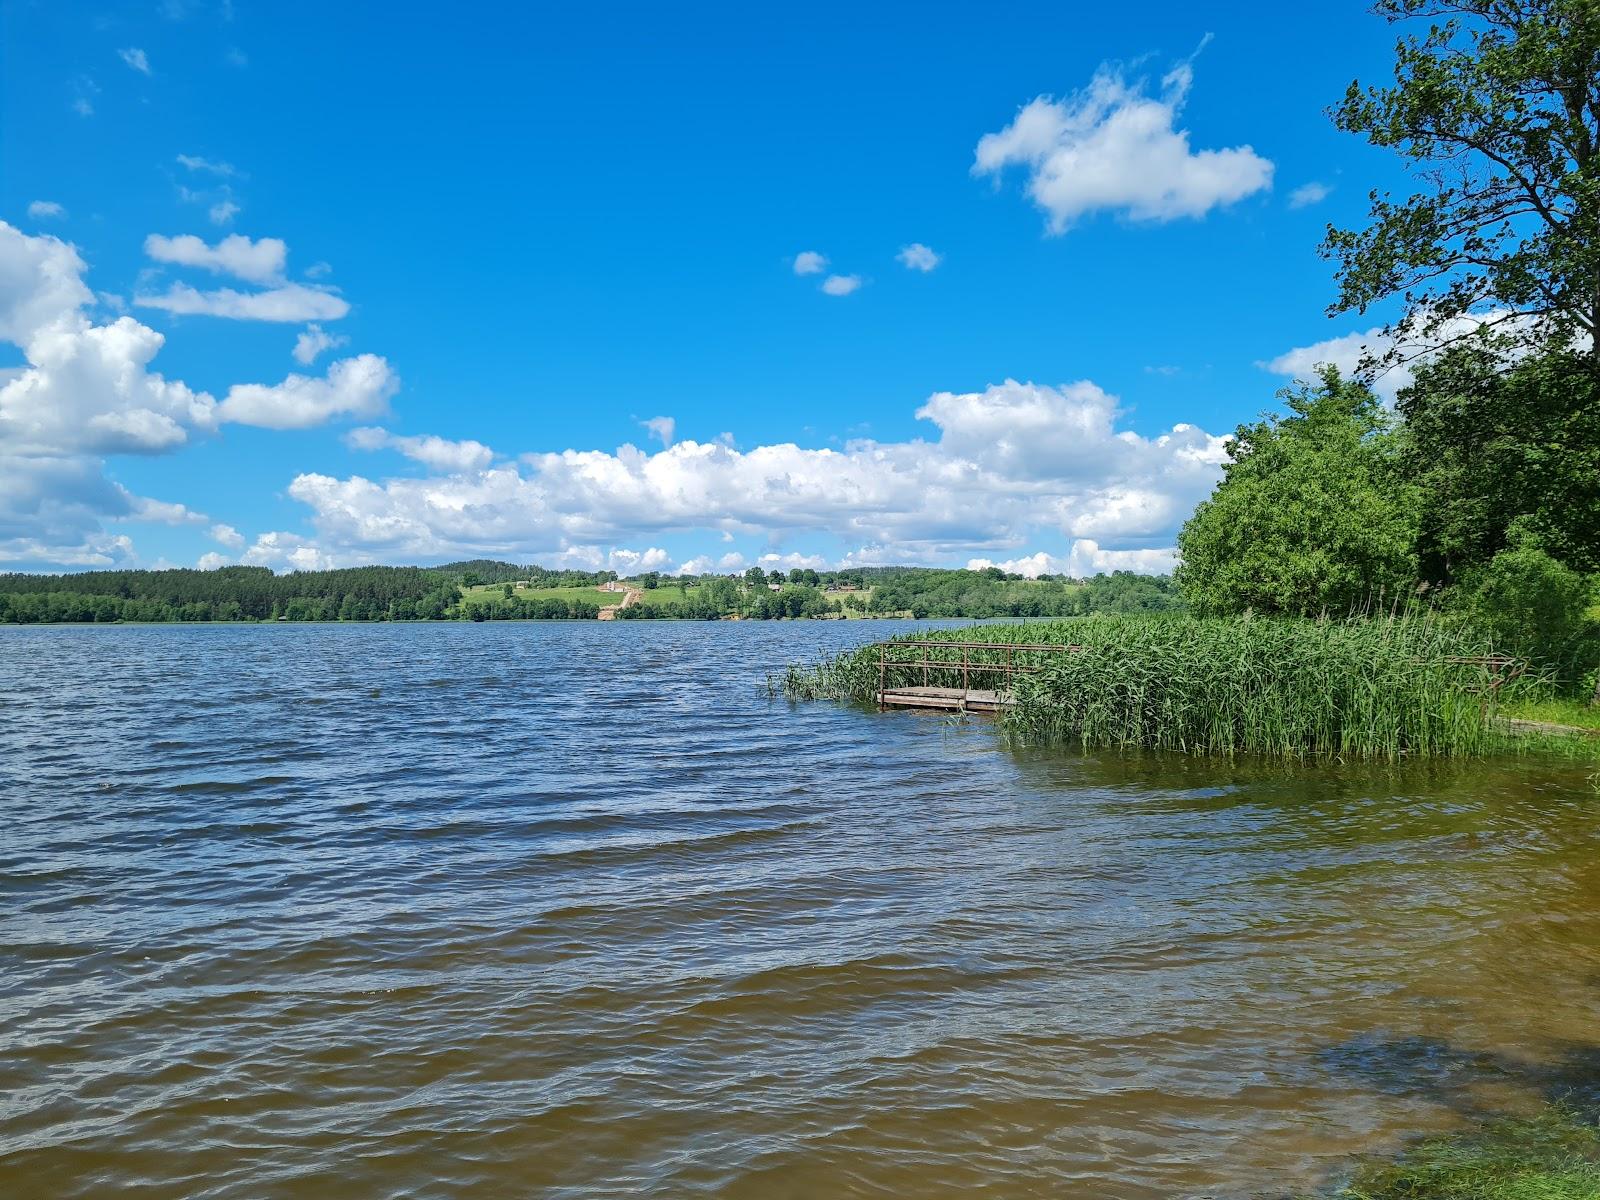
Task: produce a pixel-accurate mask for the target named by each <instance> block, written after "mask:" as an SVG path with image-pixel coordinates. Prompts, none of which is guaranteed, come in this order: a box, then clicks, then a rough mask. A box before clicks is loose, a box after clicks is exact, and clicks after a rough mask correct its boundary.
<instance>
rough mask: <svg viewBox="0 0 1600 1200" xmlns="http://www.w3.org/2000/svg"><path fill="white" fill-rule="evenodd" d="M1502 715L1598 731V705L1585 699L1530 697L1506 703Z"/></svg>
mask: <svg viewBox="0 0 1600 1200" xmlns="http://www.w3.org/2000/svg"><path fill="white" fill-rule="evenodd" d="M1504 715H1505V716H1508V717H1515V718H1516V719H1517V720H1519V721H1547V722H1549V723H1550V724H1552V725H1570V726H1572V727H1573V728H1574V729H1592V730H1594V731H1595V732H1596V733H1600V705H1593V704H1590V703H1588V702H1587V701H1585V700H1561V699H1554V698H1549V697H1546V698H1542V699H1541V698H1538V697H1530V698H1528V699H1525V700H1522V701H1519V702H1518V703H1516V704H1511V705H1508V706H1507V707H1506V710H1505V714H1504Z"/></svg>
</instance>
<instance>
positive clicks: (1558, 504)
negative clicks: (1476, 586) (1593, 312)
mask: <svg viewBox="0 0 1600 1200" xmlns="http://www.w3.org/2000/svg"><path fill="white" fill-rule="evenodd" d="M1399 411H1400V413H1401V415H1402V416H1403V417H1404V418H1405V432H1406V438H1405V442H1404V450H1403V454H1402V457H1403V460H1404V462H1403V466H1404V469H1405V471H1406V473H1407V474H1408V475H1409V476H1410V477H1411V478H1412V479H1414V480H1415V481H1416V482H1417V483H1418V485H1419V486H1420V487H1421V489H1422V491H1421V500H1422V509H1421V512H1420V529H1419V533H1418V543H1417V550H1418V558H1419V563H1420V568H1421V570H1422V573H1423V578H1425V579H1428V580H1430V581H1431V582H1435V583H1447V582H1451V581H1452V580H1454V579H1456V578H1458V577H1459V576H1460V575H1461V574H1462V573H1463V572H1465V571H1468V570H1470V569H1471V568H1473V567H1475V566H1481V565H1482V564H1484V563H1487V562H1488V561H1489V560H1490V559H1491V558H1493V557H1494V555H1495V554H1496V553H1498V552H1499V551H1500V550H1502V549H1504V548H1505V546H1506V545H1507V544H1508V539H1507V533H1508V530H1509V529H1510V527H1511V523H1512V522H1513V521H1514V520H1516V519H1517V518H1519V517H1523V518H1526V519H1527V522H1528V523H1529V524H1530V525H1531V528H1532V529H1533V531H1534V532H1536V533H1537V534H1538V536H1539V538H1540V540H1541V541H1542V542H1543V544H1544V546H1545V548H1546V549H1548V550H1549V552H1550V553H1551V554H1552V555H1554V556H1555V557H1556V558H1558V559H1560V560H1561V561H1562V562H1564V563H1566V564H1567V565H1568V566H1571V567H1574V568H1576V569H1577V570H1580V571H1588V572H1594V571H1600V377H1597V376H1596V375H1595V373H1594V372H1593V371H1592V370H1591V369H1590V364H1589V362H1588V361H1587V359H1586V358H1585V357H1584V356H1582V355H1577V354H1573V353H1570V352H1567V351H1552V352H1548V353H1544V354H1539V355H1536V356H1533V357H1531V358H1527V359H1524V360H1522V361H1520V362H1516V363H1514V364H1508V363H1507V362H1506V361H1505V359H1504V358H1503V356H1501V355H1499V354H1495V353H1493V352H1491V351H1489V350H1487V349H1485V348H1482V347H1470V348H1469V347H1460V348H1457V349H1454V350H1452V351H1450V352H1449V353H1447V354H1445V355H1443V356H1441V357H1440V358H1439V359H1438V360H1437V361H1435V362H1432V363H1427V364H1423V365H1420V366H1419V367H1418V368H1417V372H1416V382H1415V383H1414V384H1413V385H1412V386H1410V387H1408V388H1407V389H1406V390H1405V391H1403V392H1402V393H1401V394H1400V401H1399Z"/></svg>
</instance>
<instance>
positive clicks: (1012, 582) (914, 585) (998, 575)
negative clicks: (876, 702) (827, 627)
mask: <svg viewBox="0 0 1600 1200" xmlns="http://www.w3.org/2000/svg"><path fill="white" fill-rule="evenodd" d="M879 570H880V571H881V573H879V574H874V575H871V576H869V578H871V579H872V580H873V591H872V599H871V601H870V602H869V605H868V607H869V609H870V611H871V612H874V613H885V614H899V613H904V612H909V613H912V614H913V615H914V616H917V617H1074V616H1083V615H1085V614H1088V613H1093V612H1171V611H1173V610H1176V609H1179V608H1181V607H1182V606H1183V602H1182V600H1181V599H1180V598H1179V596H1178V594H1177V589H1176V588H1175V587H1174V585H1173V583H1172V580H1171V579H1169V578H1168V577H1166V576H1160V575H1156V576H1152V575H1135V574H1134V573H1133V572H1131V571H1117V572H1114V573H1112V574H1110V575H1096V576H1094V577H1093V578H1091V579H1086V580H1067V579H1055V578H1049V577H1046V578H1041V579H1037V580H1025V579H1023V578H1022V577H1021V576H1018V575H1012V576H1010V577H1007V576H1006V574H1005V572H1003V571H1001V570H1000V569H999V568H996V567H990V568H986V569H985V570H982V571H939V570H930V569H925V568H912V567H898V568H881V569H879Z"/></svg>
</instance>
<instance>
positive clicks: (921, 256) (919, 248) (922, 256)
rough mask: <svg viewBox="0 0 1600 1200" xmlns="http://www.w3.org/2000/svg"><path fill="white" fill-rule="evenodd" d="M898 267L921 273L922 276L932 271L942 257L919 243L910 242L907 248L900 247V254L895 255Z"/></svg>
mask: <svg viewBox="0 0 1600 1200" xmlns="http://www.w3.org/2000/svg"><path fill="white" fill-rule="evenodd" d="M895 258H896V259H897V260H898V261H899V263H900V265H901V266H903V267H905V268H906V269H907V270H910V271H921V272H923V273H924V274H926V273H927V272H929V271H931V270H933V269H934V268H935V267H937V266H938V265H939V264H940V263H941V262H942V261H944V260H943V256H942V255H939V254H936V253H934V251H933V250H932V249H930V248H929V247H927V246H924V245H923V244H922V243H921V242H912V243H911V244H910V245H909V246H902V247H901V248H900V253H899V254H897V255H895Z"/></svg>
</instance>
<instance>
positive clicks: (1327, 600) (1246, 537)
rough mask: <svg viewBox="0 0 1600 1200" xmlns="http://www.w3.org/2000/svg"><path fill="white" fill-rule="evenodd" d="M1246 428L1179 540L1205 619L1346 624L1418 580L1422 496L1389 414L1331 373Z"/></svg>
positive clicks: (1188, 590) (1183, 575)
mask: <svg viewBox="0 0 1600 1200" xmlns="http://www.w3.org/2000/svg"><path fill="white" fill-rule="evenodd" d="M1281 395H1282V398H1283V400H1284V402H1285V405H1286V406H1287V408H1288V410H1289V411H1288V413H1287V414H1286V415H1283V416H1267V417H1264V418H1263V419H1262V420H1260V421H1258V422H1256V423H1254V424H1251V425H1241V426H1240V427H1239V429H1238V431H1237V432H1236V433H1235V434H1234V436H1233V438H1232V439H1231V440H1230V442H1229V447H1228V457H1229V462H1228V463H1227V464H1226V465H1225V466H1224V467H1223V471H1224V475H1223V479H1222V482H1221V483H1219V484H1218V485H1217V489H1216V491H1215V492H1213V493H1212V495H1211V498H1210V499H1208V500H1206V501H1204V502H1203V503H1202V504H1200V506H1199V507H1198V508H1196V509H1195V512H1194V515H1193V516H1192V517H1190V518H1189V520H1188V522H1187V523H1185V525H1184V527H1183V530H1182V532H1181V533H1179V535H1178V549H1179V551H1180V553H1181V555H1182V562H1181V564H1180V565H1179V567H1178V571H1177V579H1178V583H1179V585H1180V587H1181V588H1182V590H1183V595H1184V597H1185V599H1187V600H1188V601H1189V603H1190V605H1191V606H1192V607H1193V608H1195V609H1196V610H1197V611H1200V612H1207V613H1229V612H1241V611H1243V610H1245V609H1247V608H1248V609H1253V610H1254V611H1256V612H1279V613H1300V614H1315V613H1319V612H1321V611H1323V610H1327V611H1328V612H1330V613H1335V614H1338V615H1343V614H1345V613H1347V612H1350V611H1353V610H1356V609H1359V608H1362V607H1365V606H1368V605H1372V604H1375V603H1378V602H1380V601H1381V600H1388V599H1391V598H1393V597H1396V596H1398V595H1400V594H1401V593H1402V592H1405V591H1406V590H1408V589H1409V588H1410V587H1411V585H1412V582H1413V580H1414V579H1415V578H1416V559H1415V555H1414V553H1413V546H1414V545H1415V541H1416V530H1417V525H1416V511H1417V500H1418V495H1417V491H1418V490H1417V488H1416V487H1415V486H1414V485H1413V484H1411V483H1409V482H1407V481H1406V480H1405V479H1404V478H1403V476H1402V474H1401V471H1400V459H1399V447H1398V440H1397V436H1396V434H1395V432H1394V430H1393V428H1392V425H1391V420H1390V418H1389V415H1388V414H1387V413H1386V412H1385V410H1384V408H1383V406H1382V405H1381V404H1379V403H1378V401H1377V399H1376V398H1375V397H1374V396H1373V394H1372V392H1371V391H1370V390H1369V389H1368V388H1367V387H1366V386H1365V385H1363V384H1361V383H1358V382H1355V381H1352V380H1347V379H1342V378H1340V376H1339V373H1338V372H1337V371H1336V370H1334V369H1333V368H1331V367H1328V368H1324V369H1323V371H1322V376H1321V382H1320V383H1319V384H1318V385H1316V386H1310V387H1300V388H1296V389H1289V390H1286V391H1285V392H1283V393H1281Z"/></svg>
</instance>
